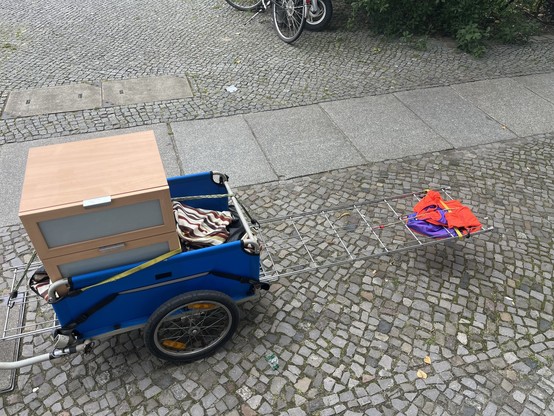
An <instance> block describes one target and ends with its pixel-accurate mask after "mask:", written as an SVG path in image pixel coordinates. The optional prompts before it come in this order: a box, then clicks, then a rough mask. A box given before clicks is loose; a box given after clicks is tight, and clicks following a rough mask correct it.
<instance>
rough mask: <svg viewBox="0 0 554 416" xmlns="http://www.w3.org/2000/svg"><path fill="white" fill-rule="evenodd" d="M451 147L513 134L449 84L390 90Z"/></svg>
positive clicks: (485, 141)
mask: <svg viewBox="0 0 554 416" xmlns="http://www.w3.org/2000/svg"><path fill="white" fill-rule="evenodd" d="M394 95H395V96H396V97H397V98H398V99H399V100H400V101H402V103H404V104H405V105H406V106H407V107H408V108H409V109H410V110H412V111H413V112H414V113H415V114H417V116H418V117H420V118H421V119H422V120H423V121H424V122H425V123H426V124H427V125H428V126H430V127H431V128H432V129H433V130H434V131H435V132H437V133H438V134H440V135H441V136H442V137H443V138H445V139H446V140H448V142H449V143H451V144H452V145H453V146H454V147H456V148H459V147H468V146H475V145H479V144H484V143H491V142H495V141H499V140H508V139H513V138H515V137H516V135H515V134H513V133H512V132H510V131H509V130H508V129H506V127H505V126H502V125H501V124H500V123H498V122H497V121H495V120H493V119H492V118H490V117H489V116H488V115H487V114H485V113H484V112H483V111H481V110H479V108H477V107H476V106H474V105H473V104H471V103H470V102H468V101H466V100H464V99H463V98H462V97H460V95H459V94H458V93H457V92H456V91H454V90H453V89H452V88H450V87H440V88H427V89H420V90H413V91H406V92H401V93H396V94H394Z"/></svg>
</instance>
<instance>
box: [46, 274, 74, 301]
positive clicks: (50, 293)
mask: <svg viewBox="0 0 554 416" xmlns="http://www.w3.org/2000/svg"><path fill="white" fill-rule="evenodd" d="M62 286H69V280H67V279H62V280H58V281H56V282H54V283H52V284H51V285H50V287H49V288H48V302H50V303H54V302H55V299H56V296H57V294H56V289H57V288H59V287H62Z"/></svg>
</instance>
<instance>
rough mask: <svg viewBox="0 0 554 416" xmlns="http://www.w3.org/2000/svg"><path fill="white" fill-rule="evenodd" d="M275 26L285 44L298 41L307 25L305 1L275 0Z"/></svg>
mask: <svg viewBox="0 0 554 416" xmlns="http://www.w3.org/2000/svg"><path fill="white" fill-rule="evenodd" d="M273 24H274V25H275V30H276V31H277V34H278V35H279V37H280V38H281V40H282V41H283V42H286V43H292V42H294V41H295V40H296V39H298V38H299V37H300V35H301V34H302V31H303V30H304V26H305V24H306V18H305V16H304V0H274V1H273Z"/></svg>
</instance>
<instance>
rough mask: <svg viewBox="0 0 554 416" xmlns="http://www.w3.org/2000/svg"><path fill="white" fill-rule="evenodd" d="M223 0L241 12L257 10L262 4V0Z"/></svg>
mask: <svg viewBox="0 0 554 416" xmlns="http://www.w3.org/2000/svg"><path fill="white" fill-rule="evenodd" d="M225 1H226V2H227V3H228V4H229V5H230V6H232V7H234V8H235V9H237V10H241V11H243V12H248V11H251V10H257V9H258V8H259V7H260V6H261V4H262V0H225Z"/></svg>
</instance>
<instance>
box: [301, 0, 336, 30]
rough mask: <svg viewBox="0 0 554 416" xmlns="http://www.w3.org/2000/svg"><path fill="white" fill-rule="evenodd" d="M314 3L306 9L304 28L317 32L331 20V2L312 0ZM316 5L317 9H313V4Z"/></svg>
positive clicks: (329, 0) (328, 0)
mask: <svg viewBox="0 0 554 416" xmlns="http://www.w3.org/2000/svg"><path fill="white" fill-rule="evenodd" d="M312 2H313V3H314V4H312V5H311V6H310V8H309V9H308V16H306V29H308V30H311V31H314V32H319V31H320V30H323V29H325V28H326V27H327V26H328V25H329V23H330V22H331V17H333V3H332V2H331V0H312ZM314 5H315V6H317V10H315V11H314V10H313V9H312V7H313V6H314Z"/></svg>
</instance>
